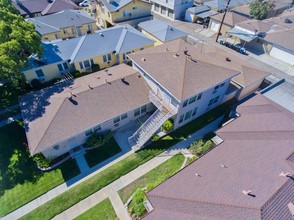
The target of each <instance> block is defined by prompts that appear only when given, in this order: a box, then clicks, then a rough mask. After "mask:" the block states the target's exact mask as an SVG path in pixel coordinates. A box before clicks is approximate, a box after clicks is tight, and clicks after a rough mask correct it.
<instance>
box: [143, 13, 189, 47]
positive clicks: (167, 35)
mask: <svg viewBox="0 0 294 220" xmlns="http://www.w3.org/2000/svg"><path fill="white" fill-rule="evenodd" d="M138 26H139V27H140V28H142V29H143V30H145V31H146V32H148V33H149V34H151V35H153V36H154V37H156V38H157V39H159V40H160V41H162V42H168V41H172V40H176V39H179V38H182V37H184V36H188V33H186V32H184V31H181V30H180V29H178V28H175V27H173V26H171V25H169V24H168V23H166V22H164V21H162V20H160V19H153V20H150V21H145V22H141V23H139V24H138Z"/></svg>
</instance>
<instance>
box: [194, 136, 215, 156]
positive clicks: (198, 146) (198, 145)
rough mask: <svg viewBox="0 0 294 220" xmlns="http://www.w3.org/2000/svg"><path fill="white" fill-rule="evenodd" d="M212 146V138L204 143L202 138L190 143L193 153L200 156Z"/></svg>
mask: <svg viewBox="0 0 294 220" xmlns="http://www.w3.org/2000/svg"><path fill="white" fill-rule="evenodd" d="M212 147H213V142H212V141H211V140H208V141H206V142H205V143H204V141H203V140H202V139H200V140H199V141H195V142H193V143H192V144H191V145H190V151H191V153H192V154H194V155H197V156H200V155H202V154H204V153H205V152H206V151H207V150H209V149H210V148H212Z"/></svg>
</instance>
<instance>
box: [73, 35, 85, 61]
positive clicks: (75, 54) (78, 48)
mask: <svg viewBox="0 0 294 220" xmlns="http://www.w3.org/2000/svg"><path fill="white" fill-rule="evenodd" d="M86 36H88V35H83V36H81V39H80V40H79V42H78V44H77V46H76V48H75V50H74V51H73V53H72V55H71V56H70V63H73V61H74V59H75V58H76V56H77V54H78V52H79V50H80V49H81V46H82V44H83V43H84V40H85V38H86Z"/></svg>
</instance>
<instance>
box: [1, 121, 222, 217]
mask: <svg viewBox="0 0 294 220" xmlns="http://www.w3.org/2000/svg"><path fill="white" fill-rule="evenodd" d="M220 122H221V119H218V120H216V121H214V122H212V123H210V124H209V125H207V126H206V127H205V128H202V129H201V130H199V131H198V132H195V133H194V134H192V135H191V136H190V137H188V138H187V139H185V140H183V141H181V142H179V143H177V144H176V145H174V146H173V147H171V148H169V149H167V150H166V151H164V152H163V153H161V154H159V155H158V156H156V157H154V158H153V159H151V160H150V161H148V162H146V163H144V164H142V165H141V166H139V167H138V168H136V169H135V170H133V171H131V172H130V173H128V174H126V175H124V176H122V177H121V178H119V179H118V180H116V181H114V182H113V183H111V184H109V185H108V186H106V187H104V188H103V189H101V190H99V191H98V192H96V193H94V194H92V195H91V196H89V197H87V198H86V199H84V200H82V201H81V202H79V203H77V204H76V205H74V206H72V207H71V208H69V209H67V210H65V211H64V212H62V213H61V214H59V215H57V216H56V217H55V218H54V219H72V218H74V217H76V216H78V215H80V214H82V213H84V212H85V211H87V210H88V209H90V208H92V207H93V206H95V205H97V204H98V203H99V202H101V201H102V200H103V199H105V198H107V197H110V196H111V198H112V199H111V202H112V204H113V205H114V206H115V207H114V209H115V210H116V211H117V215H118V217H119V218H120V219H121V220H123V219H126V218H125V215H124V214H122V213H123V210H122V207H121V205H120V203H117V202H116V201H117V200H116V199H115V197H114V195H113V192H117V191H118V190H120V189H122V188H123V187H125V186H127V185H128V184H130V183H131V182H133V181H134V180H136V179H138V178H139V177H141V176H143V175H144V174H145V173H147V172H149V171H150V170H152V169H153V168H155V167H157V166H158V165H160V164H162V163H163V162H165V161H166V160H168V159H169V158H171V157H172V156H173V155H175V154H177V153H179V152H182V151H183V153H184V154H185V153H186V152H185V149H186V148H187V147H188V146H189V145H190V144H191V143H192V142H194V141H195V140H199V139H200V138H202V137H203V136H204V135H205V134H207V133H208V132H210V131H215V130H216V129H217V127H218V125H219V123H220ZM132 153H133V152H132V151H130V152H128V153H125V152H121V153H120V154H119V155H120V157H119V158H117V159H115V160H113V158H109V160H112V162H109V161H108V160H106V161H104V162H103V164H104V163H107V162H108V163H107V164H106V165H105V164H104V165H103V167H102V168H100V169H99V170H96V171H95V172H93V173H91V174H89V175H87V176H85V175H84V174H81V175H79V176H77V177H76V178H81V177H82V176H84V177H83V178H81V179H79V180H78V181H76V182H74V183H73V184H71V185H68V183H63V184H61V185H59V186H57V187H55V188H54V189H52V190H50V191H48V192H47V193H45V194H44V195H42V196H40V197H38V198H37V199H35V200H33V201H31V202H29V203H27V204H26V205H24V206H22V207H20V208H19V209H17V210H15V211H14V212H12V213H10V214H8V215H6V216H4V217H3V218H2V219H3V220H4V219H5V220H6V219H7V220H10V219H18V218H20V217H22V216H24V215H26V214H27V213H29V212H31V211H32V210H34V209H36V208H37V207H39V206H41V205H42V204H44V203H46V202H48V201H50V200H51V199H53V198H55V197H56V196H58V195H60V194H62V193H63V192H65V191H67V190H68V189H70V188H72V187H74V186H76V185H77V184H79V183H81V182H83V181H85V180H87V179H89V178H90V177H92V176H94V175H96V174H97V173H99V172H101V171H103V170H105V169H107V168H108V167H110V166H111V165H113V164H115V163H117V162H119V161H121V160H122V159H124V158H126V157H128V156H130V155H131V154H132ZM114 157H117V155H115V156H114ZM98 165H99V164H98ZM99 166H100V165H99ZM91 169H93V168H91ZM116 204H117V205H116Z"/></svg>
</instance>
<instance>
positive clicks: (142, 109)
mask: <svg viewBox="0 0 294 220" xmlns="http://www.w3.org/2000/svg"><path fill="white" fill-rule="evenodd" d="M146 110H147V107H146V105H144V106H142V107H141V114H142V113H144V112H146Z"/></svg>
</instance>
